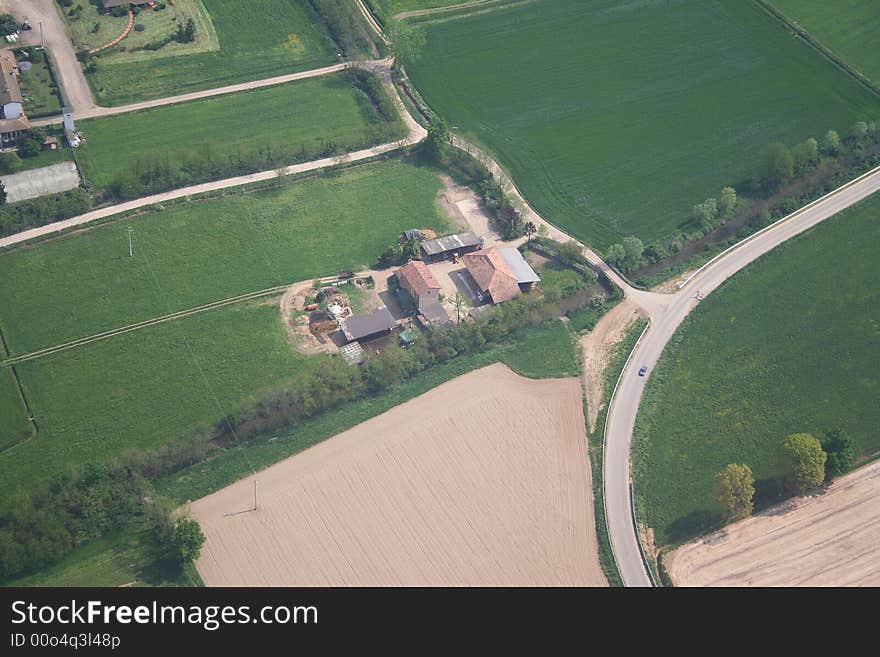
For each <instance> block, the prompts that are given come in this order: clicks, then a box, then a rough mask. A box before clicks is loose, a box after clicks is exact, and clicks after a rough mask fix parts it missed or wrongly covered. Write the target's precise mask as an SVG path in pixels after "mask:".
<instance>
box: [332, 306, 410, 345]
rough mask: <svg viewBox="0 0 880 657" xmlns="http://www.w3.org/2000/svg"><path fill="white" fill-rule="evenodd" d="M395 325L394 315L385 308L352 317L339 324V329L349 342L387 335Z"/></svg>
mask: <svg viewBox="0 0 880 657" xmlns="http://www.w3.org/2000/svg"><path fill="white" fill-rule="evenodd" d="M395 325H396V322H395V321H394V315H392V314H391V311H390V310H388V308H386V307H385V306H382V307H381V308H378V309H376V310H374V311H373V312H369V313H360V314H358V315H352V316H351V317H349V318H347V319H343V320H340V322H339V328H340V329H342V334H343V335H344V336H345V338H346V340H348V341H349V342H351V341H352V340H363V339H364V338H370V337H374V336H378V335H379V334H381V333H388V332H389V331H390V330H391V329H393V328H394V327H395Z"/></svg>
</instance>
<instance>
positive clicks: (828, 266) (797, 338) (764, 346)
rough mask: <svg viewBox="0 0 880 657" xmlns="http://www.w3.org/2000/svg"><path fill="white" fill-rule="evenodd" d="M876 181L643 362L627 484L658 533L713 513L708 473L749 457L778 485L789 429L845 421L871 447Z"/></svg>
mask: <svg viewBox="0 0 880 657" xmlns="http://www.w3.org/2000/svg"><path fill="white" fill-rule="evenodd" d="M878 240H880V194H874V196H873V197H871V198H870V199H868V200H866V201H863V202H862V203H860V204H859V205H857V206H855V207H853V208H850V209H849V210H846V211H845V212H842V213H841V214H840V215H838V216H837V217H834V218H832V219H829V220H828V221H826V222H825V223H823V224H822V225H820V226H818V227H816V228H815V229H813V230H812V231H810V232H809V233H807V234H805V235H802V236H800V237H798V238H795V239H794V240H792V241H791V242H790V243H786V244H785V245H783V246H781V247H779V248H778V249H776V250H774V251H773V252H771V253H770V254H768V255H767V256H765V257H764V258H762V259H761V260H759V261H758V262H756V263H754V264H752V265H750V266H749V267H748V268H746V269H745V270H743V271H742V272H740V273H738V274H737V275H736V276H734V277H733V278H732V279H731V280H730V281H728V282H727V283H726V284H725V285H724V286H723V287H722V288H721V289H720V290H718V291H717V292H715V293H713V294H712V295H710V296H709V297H707V298H706V300H705V301H703V302H701V304H700V306H699V308H697V309H696V310H695V311H694V313H693V314H692V315H691V316H690V317H689V318H688V319H687V320H685V322H684V323H683V324H682V326H681V328H680V329H679V331H678V332H677V333H676V335H675V337H674V338H673V340H672V342H670V344H669V346H668V347H667V349H666V351H665V353H664V355H663V357H662V359H661V361H660V363H659V364H658V366H657V367H656V368H655V370H654V373H653V374H652V375H651V379H650V382H649V384H648V390H647V392H646V397H645V401H644V402H643V403H642V408H641V412H640V414H639V418H638V421H637V427H636V432H635V448H634V478H635V486H636V493H637V496H638V498H639V500H640V505H641V507H642V511H641V513H643V516H642V519H643V520H645V521H646V522H647V523H648V525H649V526H651V527H653V528H654V531H655V536H656V541H657V544H658V545H663V544H666V543H670V542H674V541H678V540H680V539H682V538H684V537H687V536H690V535H693V534H694V533H697V532H700V531H702V530H704V529H706V528H707V527H709V526H711V525H712V524H713V523H715V522H717V521H718V520H719V515H718V509H717V508H716V506H715V503H714V500H713V498H712V488H713V478H714V476H715V474H716V473H717V472H718V471H720V470H721V469H722V468H723V467H724V466H725V465H727V464H728V463H746V464H748V465H749V466H750V467H751V468H752V471H753V472H754V474H755V480H756V490H757V496H758V498H759V500H760V501H763V502H765V503H766V502H767V501H771V500H772V499H773V497H774V495H775V493H776V490H777V486H776V481H775V479H776V478H777V476H778V473H777V468H776V464H775V463H776V461H775V455H776V449H777V446H778V444H779V441H780V440H781V439H782V438H784V437H785V436H786V435H788V434H790V433H799V432H808V433H812V434H814V435H817V436H818V437H821V436H822V434H823V433H824V432H826V431H829V430H834V429H838V428H841V429H845V430H846V431H847V432H848V433H849V434H850V436H852V438H853V439H854V442H855V444H856V448H857V451H858V453H860V454H870V453H873V452H875V451H877V450H880V432H878V431H877V426H878V425H880V406H878V405H877V398H878V393H880V373H878V371H877V364H878V363H880V321H878V314H877V308H878V307H880V287H878V285H877V281H878V278H880V262H878V259H877V252H876V245H877V243H878Z"/></svg>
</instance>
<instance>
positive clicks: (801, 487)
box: [715, 430, 855, 521]
mask: <svg viewBox="0 0 880 657" xmlns="http://www.w3.org/2000/svg"><path fill="white" fill-rule="evenodd" d="M854 459H855V448H854V446H853V442H852V439H851V438H850V437H849V436H848V435H847V434H846V432H844V431H843V430H836V431H829V432H827V433H826V434H825V436H824V437H823V439H822V440H821V441H820V440H819V439H818V438H816V437H815V436H813V435H811V434H808V433H794V434H791V435H789V436H786V437H785V438H784V439H783V440H782V442H781V443H780V445H779V453H778V462H779V473H780V476H781V483H782V485H783V487H784V489H785V490H786V491H787V492H789V493H791V494H792V495H802V494H803V493H805V492H806V491H808V490H810V489H811V488H816V487H817V486H821V485H822V484H823V483H827V482H830V481H831V480H832V479H834V478H835V477H837V476H839V475H841V474H844V473H845V472H847V471H848V470H849V469H850V468H852V466H853V461H854ZM754 496H755V478H754V475H753V474H752V469H751V468H750V467H749V466H748V465H745V464H740V463H730V464H728V465H727V466H726V467H725V468H724V469H723V470H722V471H721V472H719V473H718V474H717V475H716V477H715V501H716V502H717V504H718V506H719V507H720V508H721V510H722V513H723V515H724V519H725V520H727V521H732V520H739V519H741V518H746V517H748V516H750V515H751V514H752V511H753V510H754Z"/></svg>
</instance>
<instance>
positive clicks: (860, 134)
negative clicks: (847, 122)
mask: <svg viewBox="0 0 880 657" xmlns="http://www.w3.org/2000/svg"><path fill="white" fill-rule="evenodd" d="M850 133H851V134H852V136H853V137H855V138H856V139H862V138H864V137H867V136H868V124H867V122H865V121H856V123H855V124H854V125H853V127H852V130H851V131H850Z"/></svg>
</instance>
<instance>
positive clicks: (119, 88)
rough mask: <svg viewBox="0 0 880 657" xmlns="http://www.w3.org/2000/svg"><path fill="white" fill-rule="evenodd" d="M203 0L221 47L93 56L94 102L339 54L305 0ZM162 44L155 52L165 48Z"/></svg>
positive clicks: (289, 68)
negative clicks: (141, 57)
mask: <svg viewBox="0 0 880 657" xmlns="http://www.w3.org/2000/svg"><path fill="white" fill-rule="evenodd" d="M203 2H204V6H205V8H206V9H207V10H208V14H209V15H210V18H211V23H212V24H213V26H214V30H215V31H216V35H217V38H218V39H219V42H220V50H219V52H201V53H197V54H178V55H174V54H172V55H171V56H161V57H157V58H153V59H149V60H147V61H130V60H129V59H124V58H123V57H121V56H120V55H119V54H118V53H116V52H114V54H112V55H111V56H109V57H107V58H104V57H101V56H100V55H98V56H97V58H96V59H95V61H96V62H97V63H96V66H95V70H94V71H92V72H90V73H89V74H88V77H89V82H90V83H91V86H92V89H93V91H94V93H95V99H96V100H97V101H98V103H99V104H102V105H120V104H124V103H130V102H135V101H138V100H145V99H148V98H161V97H163V96H170V95H174V94H180V93H185V92H190V91H196V90H199V89H210V88H211V87H219V86H223V85H226V84H233V83H236V82H242V81H245V80H257V79H260V78H268V77H272V76H275V75H283V74H285V73H293V72H295V71H302V70H307V69H310V68H318V67H320V66H326V65H328V64H333V63H335V61H337V58H336V45H335V44H334V43H333V41H332V40H331V39H330V37H329V36H328V35H327V33H326V32H325V30H324V29H323V27H322V26H321V23H320V20H319V18H318V17H317V16H316V15H315V13H314V10H313V9H312V8H311V5H310V4H309V3H308V0H248V2H241V0H203ZM166 11H167V9H166ZM143 22H145V23H146V17H145V18H144V20H143ZM197 33H198V28H197ZM122 44H124V41H123V42H122ZM122 44H120V45H122ZM169 46H172V44H169ZM169 46H166V47H169ZM173 47H174V46H172V48H173ZM163 50H164V49H162V50H159V51H156V52H157V54H160V55H164V52H163ZM181 50H182V52H186V49H185V48H183V49H181ZM169 52H172V51H170V50H169Z"/></svg>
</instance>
